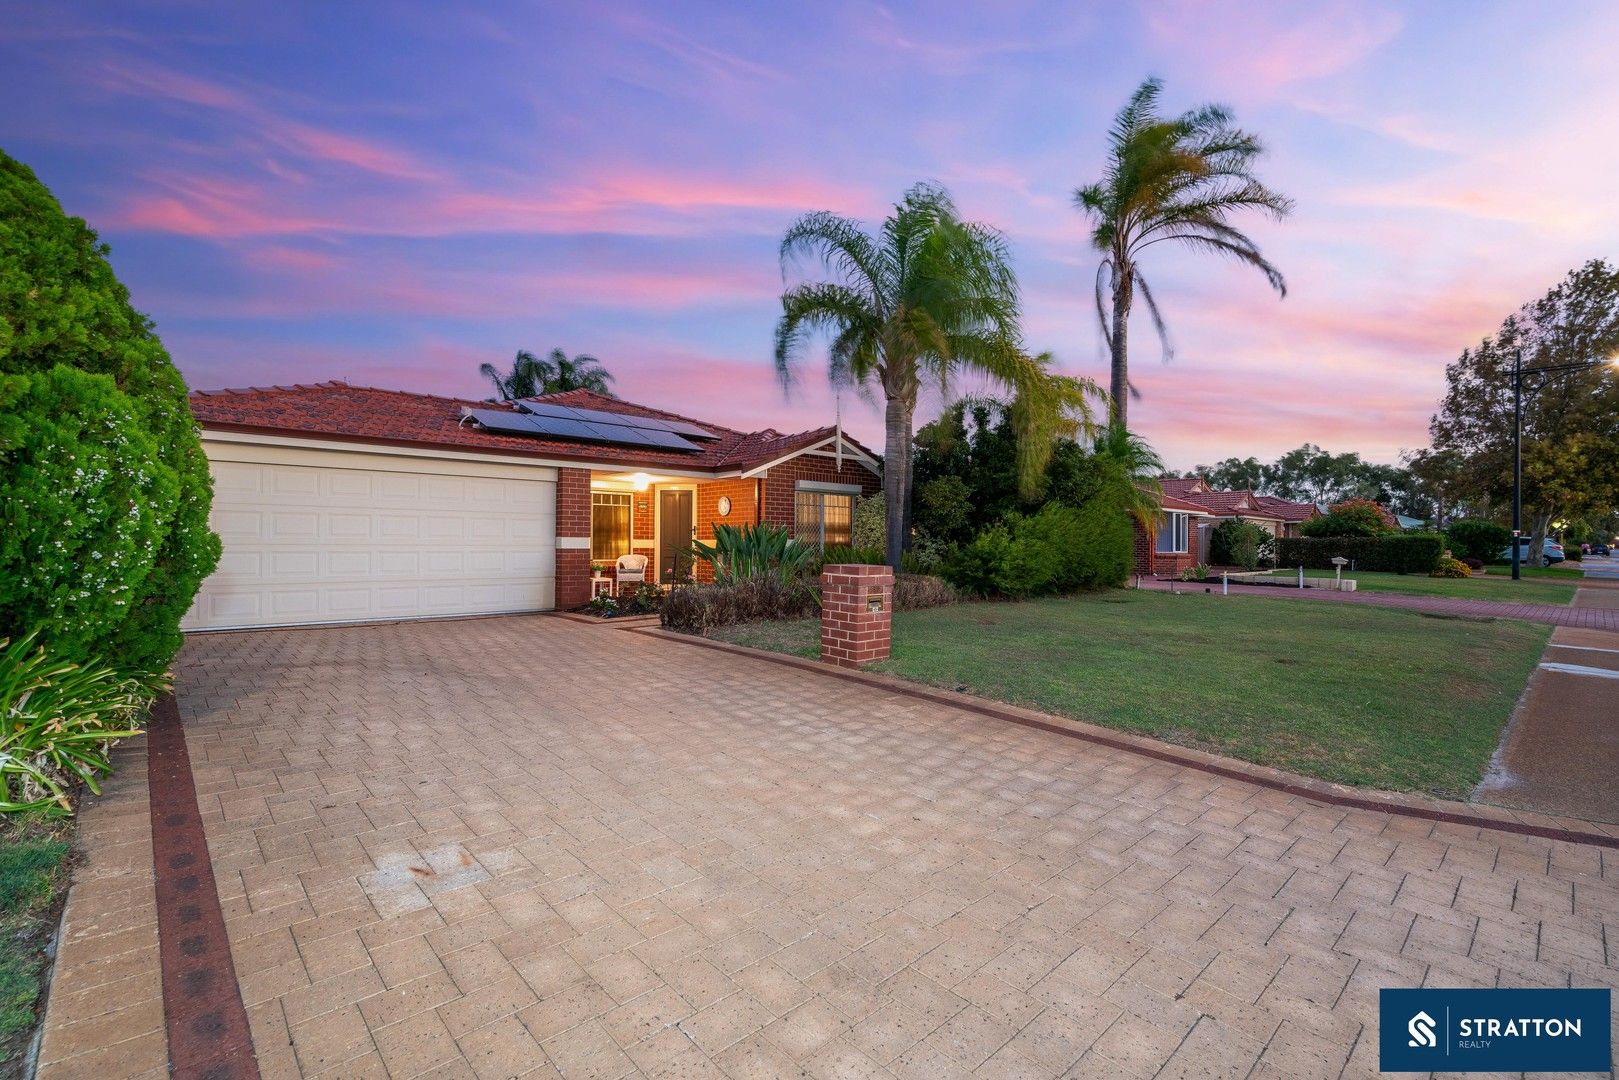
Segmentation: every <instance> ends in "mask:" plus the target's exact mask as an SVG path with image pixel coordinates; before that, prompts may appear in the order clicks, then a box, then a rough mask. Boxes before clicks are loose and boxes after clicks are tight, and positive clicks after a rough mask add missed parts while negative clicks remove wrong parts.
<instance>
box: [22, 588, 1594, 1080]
mask: <svg viewBox="0 0 1619 1080" xmlns="http://www.w3.org/2000/svg"><path fill="white" fill-rule="evenodd" d="M178 674H179V683H178V685H179V687H180V695H181V696H180V708H181V712H182V715H183V717H184V719H185V722H186V726H187V734H188V741H189V743H190V749H191V755H192V760H193V765H194V770H195V775H196V780H197V787H198V793H199V798H200V799H201V803H202V812H203V818H204V822H205V824H206V828H207V833H208V839H209V846H210V849H211V852H212V856H213V860H214V867H215V872H216V876H217V879H218V883H219V891H220V895H221V897H222V899H223V903H224V911H225V917H226V923H227V928H228V930H229V933H230V937H231V946H232V952H233V955H234V958H235V962H236V967H237V971H238V973H239V975H240V977H241V983H242V992H243V998H244V1001H245V1003H246V1005H247V1008H248V1013H249V1017H250V1021H251V1023H252V1026H253V1035H254V1041H255V1045H256V1048H257V1051H258V1055H259V1059H260V1063H261V1066H262V1068H263V1072H264V1075H266V1076H291V1075H298V1074H300V1073H302V1074H304V1075H316V1074H328V1075H332V1076H345V1077H347V1076H370V1075H378V1076H383V1075H386V1076H392V1077H412V1076H428V1075H431V1076H476V1077H486V1076H490V1077H494V1076H515V1075H527V1076H545V1077H556V1076H561V1077H565V1078H568V1080H572V1078H574V1077H619V1076H646V1077H660V1076H682V1077H705V1076H708V1077H733V1078H740V1077H749V1076H799V1075H804V1076H813V1077H843V1076H886V1075H898V1076H905V1077H919V1078H920V1077H925V1078H928V1080H934V1078H939V1077H951V1076H967V1075H975V1076H986V1077H1040V1076H1053V1077H1055V1076H1063V1075H1072V1076H1110V1077H1112V1076H1154V1075H1159V1076H1250V1075H1251V1076H1256V1077H1257V1076H1267V1077H1280V1076H1286V1077H1315V1076H1320V1077H1337V1076H1370V1075H1373V1074H1374V1073H1375V1070H1376V1045H1375V1044H1376V1007H1377V989H1378V988H1379V987H1381V986H1416V985H1450V986H1494V985H1498V984H1499V985H1521V986H1563V985H1569V984H1570V983H1571V982H1572V983H1573V984H1574V985H1584V986H1609V985H1613V984H1614V983H1615V981H1616V976H1619V968H1616V967H1615V959H1616V958H1615V957H1614V956H1613V954H1612V952H1611V951H1610V950H1611V949H1612V948H1613V947H1614V946H1612V945H1611V944H1610V943H1611V942H1619V933H1616V932H1619V888H1616V882H1615V875H1616V873H1619V869H1616V867H1615V864H1614V862H1613V861H1612V860H1613V853H1612V852H1609V851H1604V850H1601V849H1598V848H1594V847H1586V846H1580V845H1574V844H1567V843H1562V842H1557V841H1551V840H1543V839H1539V838H1535V837H1526V836H1519V835H1512V834H1506V833H1500V832H1494V831H1485V830H1480V829H1477V828H1471V827H1461V826H1455V825H1443V824H1438V825H1436V824H1434V823H1432V822H1428V821H1421V820H1415V819H1412V818H1407V817H1397V816H1390V815H1387V814H1383V813H1380V812H1374V811H1362V810H1346V809H1342V808H1332V807H1327V806H1323V805H1321V804H1319V803H1314V802H1310V801H1307V800H1304V799H1300V798H1297V797H1293V796H1290V795H1287V794H1284V793H1281V792H1277V791H1274V790H1268V789H1265V788H1260V787H1255V786H1252V785H1249V784H1246V783H1242V782H1238V781H1233V780H1229V779H1226V778H1222V777H1218V776H1212V775H1210V774H1208V773H1204V772H1199V771H1196V770H1193V769H1189V768H1186V767H1183V766H1179V765H1175V764H1171V763H1168V762H1162V761H1155V760H1152V759H1148V758H1145V757H1142V756H1140V755H1136V754H1132V753H1129V752H1127V751H1122V750H1118V749H1114V748H1109V747H1103V746H1096V745H1093V744H1090V743H1085V742H1079V741H1075V740H1071V739H1065V738H1062V737H1060V736H1056V735H1052V734H1049V733H1044V732H1040V731H1032V730H1029V729H1027V728H1022V727H1018V726H1015V725H1011V724H1007V723H1004V722H999V721H996V720H993V719H989V718H986V717H983V716H977V715H974V714H971V713H968V712H964V711H961V710H958V709H954V708H951V707H949V706H945V705H941V704H939V703H936V702H930V701H926V700H919V699H916V698H911V697H906V696H903V695H899V694H894V693H889V692H886V691H882V690H880V689H877V688H874V687H871V686H866V685H861V684H859V683H851V682H848V681H845V680H838V679H833V678H828V677H826V676H824V675H820V674H817V673H814V672H807V671H800V670H797V669H794V668H790V667H785V666H782V665H777V664H770V663H767V662H763V661H760V660H755V659H752V658H748V657H743V656H735V655H730V654H723V653H717V652H714V651H712V650H706V649H695V648H690V647H687V646H684V645H682V644H679V643H676V642H669V641H664V640H660V639H657V638H653V637H648V636H645V635H640V634H634V633H624V632H621V631H617V630H613V629H609V628H605V627H603V628H596V627H588V626H582V625H580V624H577V623H574V622H570V621H567V620H562V619H555V618H548V617H528V618H504V619H488V620H478V621H466V622H451V623H420V624H404V625H396V626H382V627H369V628H345V629H332V630H304V631H296V632H285V633H263V634H222V635H212V636H206V637H197V638H193V639H192V640H191V641H190V642H189V643H188V644H187V646H186V649H185V651H184V653H183V654H182V656H181V658H180V661H179V665H178ZM87 839H88V840H89V842H90V843H91V845H92V847H94V846H95V845H97V844H99V843H100V838H99V837H97V836H96V835H94V833H93V832H92V833H91V834H90V835H88V836H87ZM130 842H131V843H136V842H137V841H134V840H131V841H130ZM154 971H155V968H154ZM69 974H70V975H71V971H70V972H69ZM53 1016H54V1012H53ZM51 1038H52V1035H51V1033H47V1044H49V1043H50V1039H51Z"/></svg>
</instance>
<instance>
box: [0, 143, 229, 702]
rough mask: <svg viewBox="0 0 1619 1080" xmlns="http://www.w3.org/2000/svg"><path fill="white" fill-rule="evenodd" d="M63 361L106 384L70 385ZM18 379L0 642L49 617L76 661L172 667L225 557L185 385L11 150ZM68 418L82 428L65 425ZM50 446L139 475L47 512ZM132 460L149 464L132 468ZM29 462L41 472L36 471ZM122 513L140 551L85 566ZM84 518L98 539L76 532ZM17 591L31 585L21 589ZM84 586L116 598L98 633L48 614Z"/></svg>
mask: <svg viewBox="0 0 1619 1080" xmlns="http://www.w3.org/2000/svg"><path fill="white" fill-rule="evenodd" d="M59 367H60V368H68V369H75V370H77V371H79V372H83V373H88V374H92V375H98V376H104V378H102V379H90V380H85V379H73V378H72V377H71V376H68V375H64V374H62V373H60V372H57V371H56V370H55V369H57V368H59ZM8 375H9V376H30V378H29V379H27V380H26V382H24V381H22V380H18V379H11V380H8V381H7V390H6V391H5V392H6V393H7V394H9V395H10V396H11V397H12V398H13V400H14V405H13V406H11V407H8V409H7V415H6V417H5V420H4V422H3V424H0V439H3V440H4V444H3V445H4V446H9V447H10V449H9V450H0V453H3V454H4V462H5V466H6V467H5V468H4V470H3V471H0V512H3V513H4V525H5V528H6V529H7V531H8V532H12V533H14V532H18V531H21V532H22V533H24V534H26V535H21V536H9V537H8V538H7V540H6V542H5V546H4V548H3V549H0V579H4V580H5V581H6V582H7V583H8V584H7V587H6V592H5V594H4V599H3V600H0V636H6V635H11V634H16V633H19V632H26V631H27V630H29V629H33V628H34V620H39V619H41V618H43V620H44V621H43V623H42V624H40V625H39V627H38V628H39V629H40V631H41V633H42V638H41V640H42V642H45V643H49V644H61V645H62V646H63V647H64V650H66V651H68V655H77V656H81V657H83V658H85V659H89V658H92V657H99V658H102V659H105V660H106V661H107V662H109V663H111V664H113V665H114V666H116V667H121V668H126V669H130V670H135V669H141V670H161V669H162V667H163V666H164V665H166V664H167V663H168V661H169V659H170V658H171V657H172V656H173V655H174V653H175V652H176V651H177V650H178V649H179V647H180V642H181V635H180V631H179V624H180V617H181V616H182V615H184V614H185V611H186V609H187V608H189V607H190V606H191V601H192V599H193V597H194V596H195V595H196V592H197V587H198V585H200V584H201V582H202V579H203V578H204V577H205V576H207V574H208V573H209V572H210V571H212V570H213V568H214V566H215V564H216V563H217V562H218V561H219V540H218V538H217V537H216V536H214V535H213V533H211V532H210V531H209V529H208V508H209V504H210V502H211V499H212V486H211V483H210V480H209V476H208V463H207V460H206V459H205V458H204V456H203V452H202V445H201V443H200V442H199V441H198V439H197V427H196V423H195V421H194V420H193V419H192V416H191V409H190V405H189V404H188V403H187V400H186V386H185V381H184V380H183V379H182V378H181V377H180V372H179V371H178V370H177V369H176V368H175V366H174V363H173V362H172V361H171V360H170V359H169V355H168V353H167V352H165V351H164V349H163V344H162V342H161V341H159V340H158V337H157V335H156V334H155V333H154V332H153V329H152V324H151V322H150V321H149V320H148V319H147V318H146V317H145V316H144V315H142V314H141V313H140V312H138V311H136V310H135V309H134V307H133V306H132V305H131V304H130V302H129V291H128V290H127V289H125V288H124V286H123V285H122V284H120V283H119V281H118V279H117V278H116V277H115V276H114V274H113V271H112V267H111V265H110V264H109V263H108V262H107V247H106V245H104V244H102V243H101V242H100V241H99V240H98V239H97V237H96V234H95V233H94V232H93V231H92V230H91V229H90V228H89V226H87V225H86V224H85V223H84V221H83V220H82V219H80V218H70V217H68V216H67V215H66V214H65V213H64V212H63V210H62V207H61V205H60V204H59V203H58V202H57V201H56V199H55V198H54V197H53V196H52V195H51V193H50V192H49V191H47V190H46V189H45V187H44V185H43V184H41V183H40V182H39V180H38V179H36V178H35V176H34V174H33V172H32V171H31V170H30V169H29V168H28V167H27V166H26V165H23V164H22V163H20V162H18V161H16V160H14V159H12V158H11V157H8V156H7V155H6V154H4V153H3V152H0V376H8ZM66 415H74V416H77V417H78V418H79V419H80V420H82V421H83V422H82V423H80V424H79V425H78V426H77V427H73V426H72V425H62V424H58V423H56V422H55V421H57V420H59V419H60V418H61V417H62V416H66ZM90 417H96V418H100V420H101V421H102V423H101V426H99V427H97V426H95V425H94V424H93V423H91V422H90V421H89V420H88V419H87V418H90ZM47 429H48V431H47ZM31 431H36V432H37V434H30V432H31ZM51 439H55V440H57V442H58V444H60V445H62V446H75V447H77V449H76V450H75V451H74V452H75V453H78V454H81V455H83V457H82V460H83V461H103V462H112V461H116V462H119V463H120V465H121V467H127V468H129V469H131V470H132V471H133V477H134V479H132V480H131V481H130V482H129V486H128V488H127V490H126V489H124V488H121V487H119V485H118V484H117V483H113V482H110V481H109V482H106V483H101V482H85V483H82V484H79V485H77V486H71V487H69V488H68V489H67V491H68V492H70V494H58V495H57V496H56V497H54V498H52V499H50V500H48V501H43V502H42V501H41V500H42V498H43V495H42V492H41V490H40V488H39V484H40V483H41V482H42V480H41V478H42V477H43V476H45V475H47V473H48V472H49V470H48V469H46V468H45V465H44V463H41V462H39V461H38V460H37V454H39V453H40V452H41V450H42V448H43V447H44V446H46V445H47V442H48V441H49V440H51ZM137 454H138V455H144V456H143V457H142V458H141V460H139V461H136V460H134V458H133V457H131V455H137ZM25 461H28V462H32V464H31V465H30V466H28V467H27V468H25V467H23V466H22V463H23V462H25ZM75 479H77V478H75ZM69 504H71V506H70V505H69ZM52 508H54V509H52ZM118 513H124V514H128V515H130V516H131V517H132V518H133V519H135V520H137V521H139V522H140V525H139V527H138V528H137V529H136V530H135V531H136V532H137V533H138V534H139V535H140V537H141V540H140V543H141V547H142V549H143V550H142V553H141V554H140V556H139V557H135V555H134V554H133V553H131V555H130V557H129V558H128V559H126V560H121V561H119V562H118V563H117V565H116V566H108V567H104V568H101V569H97V568H96V567H95V566H93V565H92V563H93V562H95V561H96V560H95V559H94V558H93V557H92V558H91V559H90V560H89V561H85V559H84V556H85V554H86V553H87V552H98V551H99V552H100V554H101V555H103V556H105V555H106V553H107V549H105V548H98V547H96V546H94V544H91V546H88V547H87V546H84V543H85V542H87V541H89V540H101V541H102V542H103V543H104V544H114V545H115V546H116V543H115V541H114V540H113V539H109V538H108V536H109V534H106V533H96V532H95V528H96V527H98V526H97V525H96V523H102V524H104V523H106V522H108V521H110V520H111V519H112V517H113V516H115V515H116V514H118ZM75 523H81V524H84V526H85V527H86V528H88V529H89V534H88V535H87V536H86V537H84V538H81V537H77V536H73V535H70V533H71V532H72V531H73V530H74V529H75V528H76V527H77V526H76V524H75ZM120 535H121V534H120ZM119 542H121V541H119ZM29 559H40V560H43V562H41V563H33V562H29V561H27V560H29ZM18 581H27V582H29V584H28V585H26V586H19V585H13V584H12V583H14V582H18ZM74 581H77V583H78V589H77V591H78V592H86V591H96V590H100V591H103V592H106V593H108V594H109V595H111V596H114V597H117V598H119V600H120V602H119V604H118V605H117V606H116V608H111V607H109V608H107V609H106V610H104V611H103V612H102V614H101V616H100V618H101V619H103V620H104V621H101V622H99V623H98V625H97V626H96V627H94V628H93V631H92V630H86V629H85V628H82V627H78V625H77V623H76V622H75V621H74V620H73V619H72V618H69V617H66V615H65V614H53V613H65V612H66V611H67V609H68V608H69V607H72V608H73V610H79V609H78V608H77V607H74V605H73V604H71V603H69V602H68V601H67V600H65V599H63V596H64V594H63V591H62V590H63V589H64V587H65V583H71V582H74ZM93 583H94V584H93ZM68 591H69V592H72V591H74V590H71V589H69V590H68ZM80 600H81V601H82V602H88V598H80ZM61 605H67V606H66V607H63V606H61Z"/></svg>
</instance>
